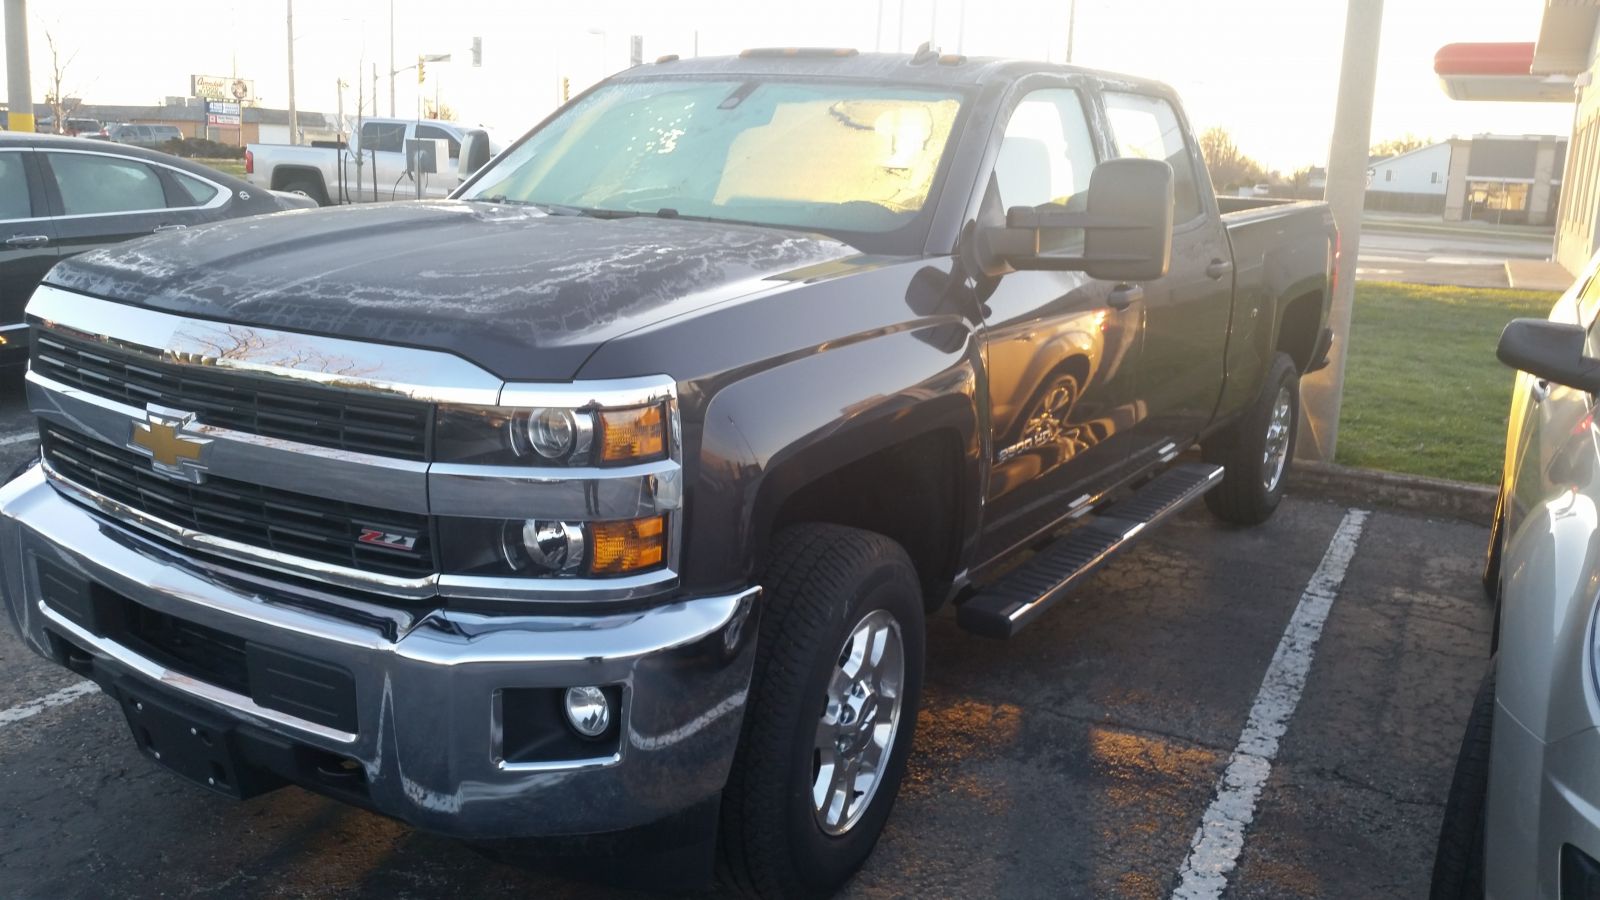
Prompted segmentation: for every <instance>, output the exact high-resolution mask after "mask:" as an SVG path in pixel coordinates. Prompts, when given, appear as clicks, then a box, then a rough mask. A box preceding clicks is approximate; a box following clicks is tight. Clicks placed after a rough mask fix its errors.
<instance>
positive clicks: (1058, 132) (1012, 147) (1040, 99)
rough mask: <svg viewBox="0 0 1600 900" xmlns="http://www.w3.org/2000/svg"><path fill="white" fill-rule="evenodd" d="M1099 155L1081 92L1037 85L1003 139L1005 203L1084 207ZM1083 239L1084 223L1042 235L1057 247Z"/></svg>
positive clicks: (1000, 168)
mask: <svg viewBox="0 0 1600 900" xmlns="http://www.w3.org/2000/svg"><path fill="white" fill-rule="evenodd" d="M1095 161H1096V160H1095V151H1094V139H1093V138H1092V137H1091V136H1090V133H1089V122H1088V119H1087V118H1086V117H1085V116H1084V114H1083V103H1082V101H1081V100H1080V99H1079V97H1078V92H1077V91H1075V90H1071V89H1068V88H1047V89H1045V90H1039V91H1033V92H1032V93H1029V94H1028V95H1027V96H1025V97H1023V98H1022V102H1021V103H1019V104H1017V108H1016V109H1015V110H1014V111H1013V112H1012V113H1011V119H1010V121H1008V122H1007V123H1006V132H1005V136H1004V137H1003V138H1002V139H1001V141H1000V156H999V158H998V159H996V160H995V164H994V178H995V186H996V188H997V189H998V190H999V193H1000V198H999V199H1000V208H1002V209H1010V208H1011V207H1013V206H1042V205H1044V204H1046V203H1056V204H1061V205H1063V206H1066V207H1068V208H1071V209H1078V210H1081V209H1083V208H1084V197H1085V193H1084V192H1085V191H1086V190H1087V189H1088V187H1089V173H1090V172H1092V171H1093V170H1094V166H1095ZM1082 241H1083V229H1081V228H1072V229H1062V230H1061V232H1060V233H1050V232H1047V233H1046V234H1044V235H1042V236H1041V242H1043V243H1045V244H1046V245H1047V248H1048V249H1050V250H1055V251H1060V250H1063V249H1066V248H1068V247H1070V246H1073V245H1077V244H1081V243H1082Z"/></svg>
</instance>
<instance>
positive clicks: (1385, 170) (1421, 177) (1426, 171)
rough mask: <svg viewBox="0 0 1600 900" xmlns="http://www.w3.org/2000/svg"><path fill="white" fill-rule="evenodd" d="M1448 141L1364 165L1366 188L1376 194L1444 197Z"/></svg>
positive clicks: (1448, 162)
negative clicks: (1365, 168)
mask: <svg viewBox="0 0 1600 900" xmlns="http://www.w3.org/2000/svg"><path fill="white" fill-rule="evenodd" d="M1450 145H1451V142H1450V141H1440V142H1439V143H1437V144H1429V145H1428V146H1426V147H1418V148H1417V149H1415V150H1412V151H1410V152H1409V153H1402V154H1400V155H1399V156H1390V157H1387V158H1385V159H1379V160H1374V161H1373V162H1372V164H1371V165H1369V166H1368V167H1367V191H1368V193H1380V194H1427V195H1431V196H1439V197H1443V196H1444V190H1445V185H1446V184H1448V183H1449V175H1450Z"/></svg>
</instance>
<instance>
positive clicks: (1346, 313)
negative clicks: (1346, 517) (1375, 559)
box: [1295, 0, 1383, 462]
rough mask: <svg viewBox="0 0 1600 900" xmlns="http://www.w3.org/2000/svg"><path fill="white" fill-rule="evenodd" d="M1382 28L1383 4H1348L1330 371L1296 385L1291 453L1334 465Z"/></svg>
mask: <svg viewBox="0 0 1600 900" xmlns="http://www.w3.org/2000/svg"><path fill="white" fill-rule="evenodd" d="M1382 31H1383V0H1349V8H1348V10H1347V12H1346V14H1345V26H1344V60H1343V62H1342V63H1341V64H1340V68H1339V104H1338V106H1337V107H1336V108H1335V110H1334V117H1333V142H1332V143H1331V145H1330V146H1329V147H1328V187H1327V194H1326V197H1327V200H1328V205H1329V206H1330V207H1332V208H1333V222H1334V225H1335V226H1337V227H1338V229H1339V259H1338V263H1337V269H1336V272H1337V277H1338V284H1337V285H1336V287H1335V289H1334V292H1333V298H1332V308H1331V309H1330V310H1329V311H1328V327H1329V328H1331V329H1333V348H1332V350H1331V352H1329V354H1328V367H1327V368H1325V369H1323V370H1322V371H1321V372H1317V373H1315V374H1313V375H1310V376H1307V378H1306V379H1305V381H1303V382H1302V383H1301V385H1300V408H1301V414H1300V426H1301V428H1300V435H1301V440H1300V441H1299V443H1298V447H1297V449H1296V451H1295V456H1297V457H1299V458H1301V459H1312V460H1321V461H1322V462H1333V455H1334V451H1335V450H1337V449H1338V444H1339V407H1340V405H1341V404H1342V403H1343V401H1344V361H1345V352H1346V350H1348V348H1349V347H1350V313H1351V307H1352V306H1353V305H1354V304H1355V294H1356V255H1357V254H1358V253H1359V252H1360V247H1361V209H1362V206H1363V205H1364V202H1365V200H1366V193H1367V149H1368V147H1370V146H1371V144H1372V96H1373V94H1374V92H1375V91H1376V90H1377V84H1378V38H1379V37H1380V35H1381V34H1382Z"/></svg>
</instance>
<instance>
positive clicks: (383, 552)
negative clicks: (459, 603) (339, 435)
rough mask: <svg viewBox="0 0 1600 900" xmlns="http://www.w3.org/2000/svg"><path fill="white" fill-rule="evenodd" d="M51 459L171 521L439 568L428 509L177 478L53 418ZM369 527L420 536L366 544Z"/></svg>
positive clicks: (318, 554)
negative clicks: (404, 542) (407, 545)
mask: <svg viewBox="0 0 1600 900" xmlns="http://www.w3.org/2000/svg"><path fill="white" fill-rule="evenodd" d="M41 439H42V443H43V454H44V461H45V464H46V465H48V466H49V467H50V469H51V470H52V471H53V472H55V473H56V474H57V475H59V476H60V477H62V478H64V479H66V480H67V481H68V482H70V483H72V484H75V485H78V486H80V487H83V488H87V489H88V490H91V491H94V492H95V493H97V494H99V495H101V496H103V497H107V498H109V499H111V500H113V501H115V502H117V503H120V504H123V505H125V506H128V507H130V508H132V509H135V510H139V511H141V512H142V513H144V514H146V515H149V516H153V517H155V518H158V519H160V520H162V521H164V522H166V523H168V524H170V525H175V526H177V527H178V528H182V529H187V530H190V531H194V532H198V533H201V534H206V535H212V536H215V537H219V538H223V539H224V540H231V541H236V542H239V543H241V544H247V545H249V546H252V547H259V548H262V549H265V550H269V551H272V552H275V553H282V554H286V555H289V556H294V557H299V558H302V559H309V560H315V561H317V562H322V563H329V564H332V565H336V566H344V567H347V568H352V569H358V570H361V571H364V572H374V573H378V574H383V575H392V576H397V577H405V578H416V577H425V576H429V575H432V574H433V573H434V572H435V571H437V569H438V566H437V564H436V561H435V559H434V549H433V546H434V545H433V540H432V535H431V534H430V528H429V519H428V517H427V516H425V515H419V514H414V513H402V512H395V511H394V510H386V509H376V508H372V507H366V506H359V505H356V504H353V503H346V502H342V501H338V500H330V499H327V498H324V497H315V496H311V495H309V494H300V493H294V492H292V491H284V490H277V489H273V488H269V487H264V486H262V485H259V484H249V483H246V482H242V481H234V480H231V479H226V478H216V477H212V478H208V479H206V481H205V482H203V483H201V484H189V483H186V482H182V481H174V480H173V479H171V478H168V477H166V476H164V475H159V474H157V473H156V472H155V471H153V470H152V469H151V468H150V461H149V460H148V459H146V458H144V457H142V456H139V455H138V454H136V453H133V452H131V451H128V450H124V449H122V448H120V447H113V446H110V445H107V444H104V443H101V442H98V441H93V440H89V439H87V438H84V437H83V436H81V435H78V434H76V433H74V432H71V431H68V430H66V429H64V428H58V427H56V426H53V425H48V424H47V425H45V426H44V427H43V428H42V430H41ZM364 531H380V532H385V533H390V534H395V533H398V534H405V535H410V536H414V537H415V544H414V546H413V547H412V548H411V549H409V550H402V549H398V548H394V547H385V546H380V545H375V544H369V543H363V542H362V541H361V540H360V537H361V535H362V533H363V532H364Z"/></svg>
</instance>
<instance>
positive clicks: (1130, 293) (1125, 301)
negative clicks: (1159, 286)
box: [1106, 284, 1144, 309]
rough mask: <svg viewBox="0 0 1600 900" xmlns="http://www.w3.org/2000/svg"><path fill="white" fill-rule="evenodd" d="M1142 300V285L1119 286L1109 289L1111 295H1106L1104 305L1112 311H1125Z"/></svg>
mask: <svg viewBox="0 0 1600 900" xmlns="http://www.w3.org/2000/svg"><path fill="white" fill-rule="evenodd" d="M1143 299H1144V286H1143V285H1138V284H1119V285H1117V286H1116V287H1114V288H1112V289H1111V293H1109V294H1107V295H1106V305H1107V306H1109V307H1111V308H1112V309H1127V308H1128V307H1130V306H1132V305H1133V304H1135V303H1137V302H1138V301H1140V300H1143Z"/></svg>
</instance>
